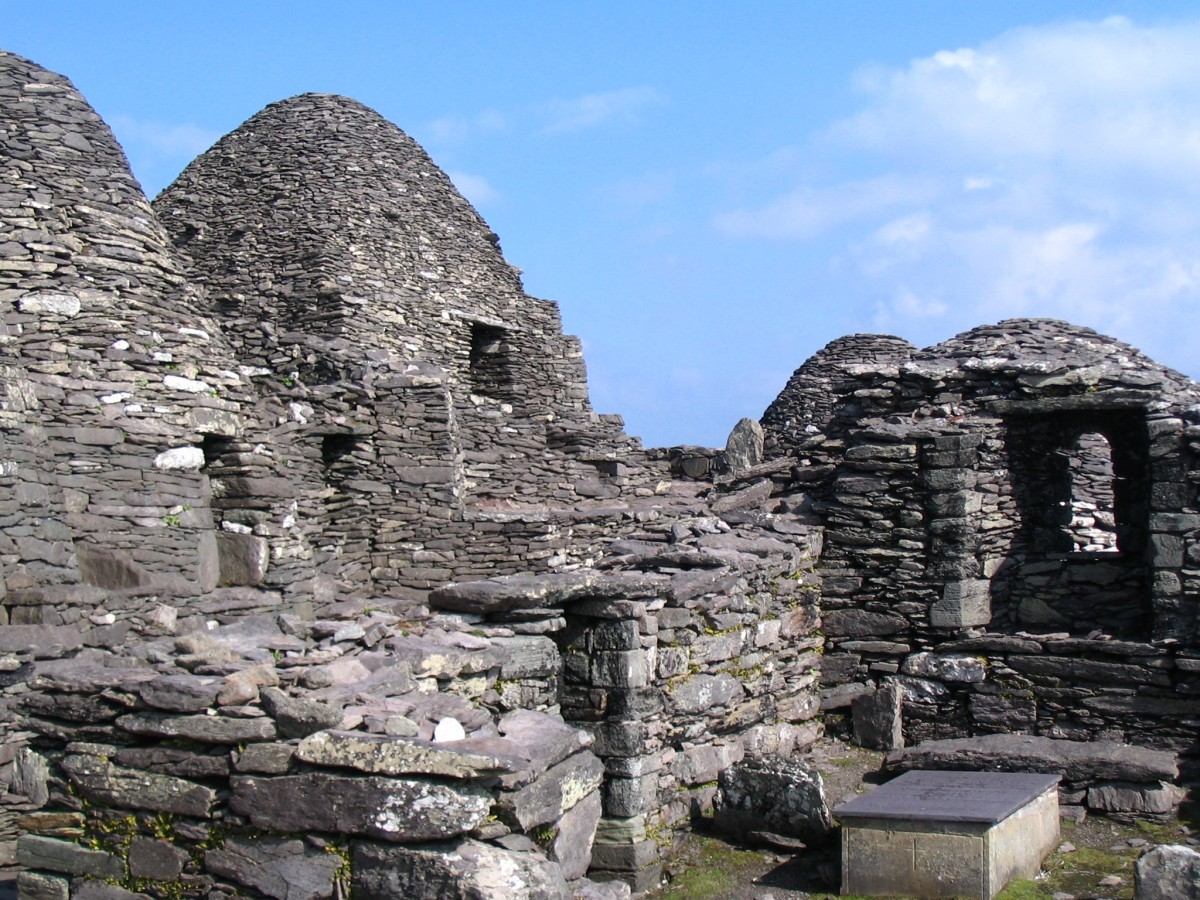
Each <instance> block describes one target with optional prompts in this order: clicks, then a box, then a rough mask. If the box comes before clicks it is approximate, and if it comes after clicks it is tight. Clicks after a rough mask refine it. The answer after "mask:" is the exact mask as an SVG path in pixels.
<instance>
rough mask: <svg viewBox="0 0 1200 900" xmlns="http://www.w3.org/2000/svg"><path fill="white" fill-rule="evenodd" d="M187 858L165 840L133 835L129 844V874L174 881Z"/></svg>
mask: <svg viewBox="0 0 1200 900" xmlns="http://www.w3.org/2000/svg"><path fill="white" fill-rule="evenodd" d="M188 859H189V857H188V855H187V853H186V852H184V851H183V850H181V849H180V848H178V847H173V846H171V845H170V844H168V843H167V842H166V841H156V840H154V839H153V838H148V837H144V836H142V835H135V836H134V838H133V840H132V841H130V844H129V874H130V875H132V876H133V877H134V878H150V879H153V880H154V881H174V880H175V879H176V878H178V877H179V875H180V873H181V872H183V867H184V866H185V865H187V862H188Z"/></svg>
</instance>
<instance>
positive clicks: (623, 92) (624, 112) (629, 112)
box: [540, 85, 666, 133]
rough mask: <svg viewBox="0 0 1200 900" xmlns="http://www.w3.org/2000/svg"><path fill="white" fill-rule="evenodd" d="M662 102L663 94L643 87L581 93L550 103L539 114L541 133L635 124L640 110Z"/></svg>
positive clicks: (663, 100)
mask: <svg viewBox="0 0 1200 900" xmlns="http://www.w3.org/2000/svg"><path fill="white" fill-rule="evenodd" d="M665 101H666V98H665V97H664V96H663V94H662V93H660V92H659V91H658V90H656V89H655V88H652V87H648V86H646V85H642V86H640V87H631V88H622V89H620V90H615V91H605V92H603V93H598V94H584V95H583V96H581V97H575V98H572V99H569V100H551V101H550V102H549V103H546V104H545V105H544V106H543V107H542V109H541V111H540V112H541V114H542V115H543V116H544V118H545V119H546V120H547V121H546V124H545V125H543V127H542V130H543V131H545V132H551V133H553V132H575V131H586V130H588V129H591V128H596V127H598V126H601V125H606V124H609V123H611V122H631V121H636V119H637V117H638V116H639V114H640V113H641V112H642V111H643V110H645V109H646V108H648V107H651V106H657V105H659V104H662V103H664V102H665Z"/></svg>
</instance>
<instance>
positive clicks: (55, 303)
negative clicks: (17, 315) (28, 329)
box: [17, 294, 80, 319]
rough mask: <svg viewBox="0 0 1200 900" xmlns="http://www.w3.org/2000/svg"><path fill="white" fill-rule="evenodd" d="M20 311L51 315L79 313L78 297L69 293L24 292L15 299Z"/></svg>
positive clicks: (69, 315)
mask: <svg viewBox="0 0 1200 900" xmlns="http://www.w3.org/2000/svg"><path fill="white" fill-rule="evenodd" d="M17 308H18V309H20V310H21V312H27V313H41V314H44V315H52V316H66V317H67V318H68V319H69V318H71V317H72V316H77V315H79V309H80V303H79V298H78V297H75V296H73V295H71V294H26V295H25V296H24V297H22V298H21V299H20V300H18V301H17Z"/></svg>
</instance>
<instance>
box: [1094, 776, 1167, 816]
mask: <svg viewBox="0 0 1200 900" xmlns="http://www.w3.org/2000/svg"><path fill="white" fill-rule="evenodd" d="M1183 799H1184V791H1183V790H1182V789H1181V788H1178V787H1176V786H1175V785H1173V784H1167V783H1166V782H1159V783H1158V784H1138V783H1135V782H1120V781H1116V782H1113V781H1109V782H1102V783H1100V784H1094V785H1092V786H1091V787H1089V788H1088V792H1087V805H1088V807H1089V808H1091V809H1098V810H1101V811H1103V812H1107V813H1135V814H1142V815H1158V816H1162V815H1169V814H1171V813H1173V812H1175V810H1176V809H1178V808H1179V804H1180V803H1182V802H1183Z"/></svg>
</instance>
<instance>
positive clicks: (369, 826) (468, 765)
mask: <svg viewBox="0 0 1200 900" xmlns="http://www.w3.org/2000/svg"><path fill="white" fill-rule="evenodd" d="M455 624H456V623H455V621H453V620H446V619H443V620H433V621H431V622H429V623H428V624H426V625H425V626H422V627H416V628H414V627H412V626H411V625H404V623H403V622H402V620H401V619H400V618H399V617H398V616H396V615H394V614H391V613H387V612H383V611H381V610H368V611H365V612H362V611H360V612H358V613H355V612H354V611H353V609H352V608H348V609H345V610H343V614H342V615H341V616H339V617H337V618H331V619H324V620H309V621H306V620H301V619H298V618H295V617H291V616H286V615H285V616H278V617H274V618H272V617H248V618H244V619H242V620H240V621H239V622H237V623H236V624H231V625H228V626H223V627H219V628H216V629H201V630H198V631H194V632H192V633H190V634H185V635H178V636H171V637H163V638H161V639H159V640H157V641H153V642H150V643H141V642H138V643H136V644H134V645H131V646H129V647H127V648H125V649H124V651H121V652H113V651H109V650H99V649H97V650H91V651H85V652H82V653H78V654H76V655H73V656H72V655H63V656H60V657H59V658H52V656H51V654H50V653H49V651H44V652H42V653H39V654H36V655H37V656H39V657H43V658H37V659H34V660H32V661H31V662H30V663H29V664H28V665H29V668H30V671H29V672H28V673H27V678H26V680H25V682H24V685H23V686H24V688H25V689H24V690H23V691H22V692H21V693H20V695H19V700H20V702H19V708H20V709H21V711H22V712H23V716H24V718H23V724H24V726H25V727H26V728H27V729H28V730H29V731H30V732H31V733H32V734H33V735H34V736H33V737H32V738H31V740H30V742H29V745H28V746H27V747H25V748H23V749H21V750H20V751H18V753H17V754H16V762H15V766H16V772H15V774H14V776H13V778H12V782H13V786H14V788H18V789H19V790H20V791H22V792H23V796H24V797H25V799H26V803H25V808H24V814H23V816H22V817H21V818H20V819H19V825H20V827H21V828H22V829H23V830H24V831H25V832H26V834H25V836H23V837H21V838H20V839H19V840H17V841H16V845H15V846H16V857H17V859H18V861H19V862H20V863H21V864H22V865H23V866H24V867H25V868H26V870H27V871H25V872H23V873H22V874H21V876H20V882H21V889H22V891H26V892H32V893H36V892H38V891H48V892H49V894H50V895H54V896H64V897H65V896H68V895H72V896H73V895H75V894H79V895H81V896H82V895H85V894H87V892H88V891H94V890H101V889H102V887H101V886H100V885H98V884H91V883H90V882H91V881H93V880H105V879H107V880H109V881H111V882H114V883H117V884H120V885H121V886H122V887H123V888H124V889H125V890H130V891H148V892H150V893H156V892H159V891H169V892H170V891H173V892H175V893H176V894H178V895H181V896H210V897H211V896H224V895H233V894H238V895H250V896H266V897H278V898H285V897H295V896H304V897H311V898H317V897H332V896H334V895H335V893H337V892H338V891H342V892H344V891H345V890H347V889H349V890H352V891H354V893H355V895H356V896H357V895H359V894H360V893H361V894H362V895H364V896H392V897H398V896H422V895H425V894H426V893H428V892H429V891H430V890H432V889H433V888H432V885H435V884H446V883H453V884H456V885H458V886H459V888H460V889H461V890H464V891H469V890H472V889H475V890H479V891H482V892H483V894H489V892H491V891H499V892H500V893H502V894H503V895H505V896H514V897H520V896H531V897H532V896H546V897H569V896H572V894H573V893H574V892H575V891H587V892H590V894H589V895H590V896H611V897H619V896H622V891H623V890H624V889H623V886H614V887H612V888H610V889H603V888H601V887H600V886H598V885H592V884H591V883H590V882H587V881H586V880H581V879H582V876H583V875H584V873H585V872H586V870H587V868H588V864H589V861H590V855H591V847H592V842H593V837H594V834H595V830H596V825H597V822H598V820H599V818H600V807H601V795H600V787H601V782H602V779H603V775H604V768H603V765H602V764H601V762H600V761H599V759H598V758H597V757H596V756H595V755H594V754H593V753H592V752H591V751H590V749H589V745H590V744H591V742H592V739H591V737H590V736H589V735H588V734H587V733H586V732H583V731H579V730H577V729H575V728H572V727H569V726H567V725H566V724H564V723H563V721H562V719H561V718H560V717H559V716H558V715H557V714H556V713H555V712H554V710H556V708H557V707H556V705H555V703H554V699H555V698H554V696H553V692H547V691H544V690H543V691H541V692H526V693H525V694H524V695H523V699H524V700H525V702H526V704H527V706H525V707H514V706H509V707H507V708H506V709H504V708H501V707H500V706H498V705H496V704H495V703H494V702H490V703H489V701H496V700H498V699H499V694H498V693H497V692H496V690H495V688H496V687H497V685H498V684H499V683H501V682H503V681H505V680H514V679H516V678H520V677H528V678H532V677H535V676H536V677H538V678H540V679H541V681H542V683H543V684H545V683H549V682H551V681H552V676H553V673H554V672H556V671H557V670H558V668H559V666H560V663H559V660H558V654H557V651H556V649H555V647H554V644H553V643H552V642H551V641H549V640H548V639H545V638H535V637H516V636H506V635H504V634H499V635H496V636H493V637H481V636H477V635H474V634H471V633H468V632H466V631H458V630H450V629H451V628H453V626H454V625H455ZM534 706H538V707H540V709H534V708H533V707H534ZM298 834H303V835H304V838H303V839H298V838H297V837H296V835H298ZM80 838H82V841H81V842H79V840H78V839H80ZM431 842H432V843H431ZM81 843H82V844H83V845H90V847H88V846H81ZM497 868H498V869H499V870H500V872H501V874H503V873H507V874H505V877H506V878H511V879H512V881H511V882H496V883H493V882H492V881H490V880H489V879H493V878H496V877H497V876H498V873H497V872H496V871H495V870H496V869H497ZM568 883H571V885H572V886H571V887H569V886H568ZM297 892H299V893H297ZM117 895H120V894H119V893H118V894H116V895H114V896H117ZM492 895H497V894H492ZM624 895H626V896H627V895H628V892H627V890H625V891H624ZM121 896H123V895H121Z"/></svg>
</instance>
